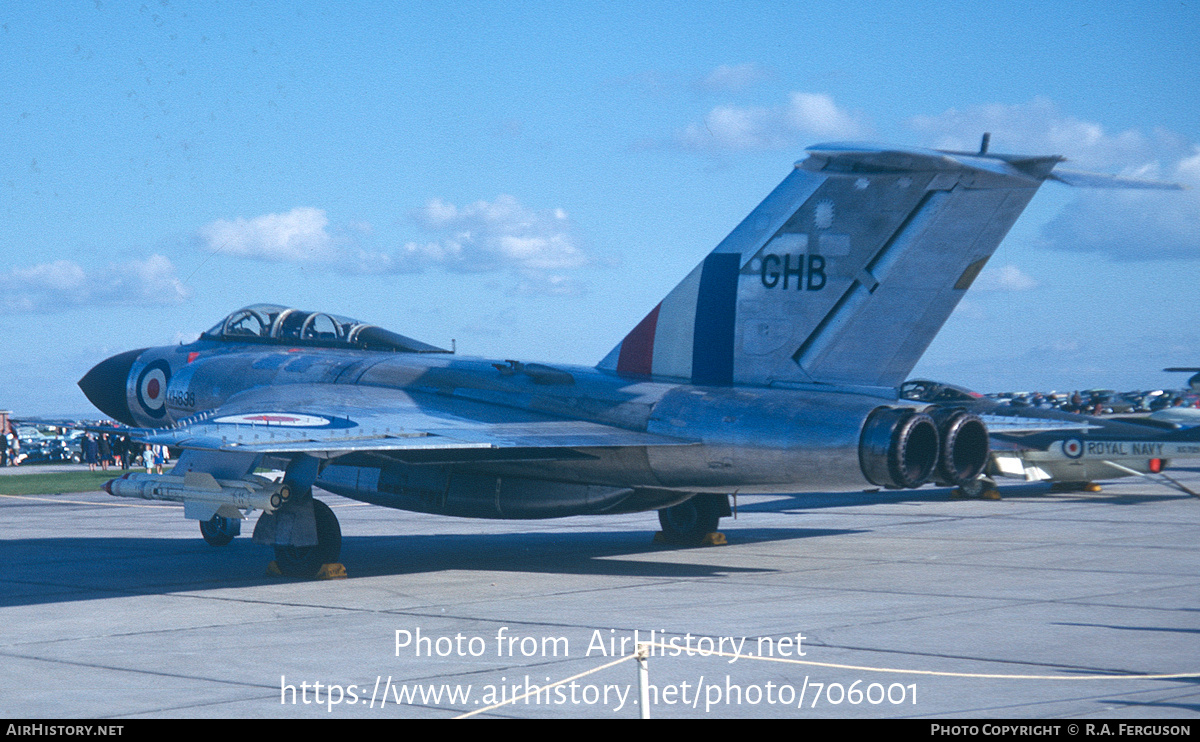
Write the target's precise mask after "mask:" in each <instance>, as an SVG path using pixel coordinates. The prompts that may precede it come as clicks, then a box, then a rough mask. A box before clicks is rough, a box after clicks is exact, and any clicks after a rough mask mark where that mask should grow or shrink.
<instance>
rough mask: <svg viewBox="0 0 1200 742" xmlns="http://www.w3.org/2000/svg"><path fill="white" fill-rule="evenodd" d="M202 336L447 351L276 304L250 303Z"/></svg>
mask: <svg viewBox="0 0 1200 742" xmlns="http://www.w3.org/2000/svg"><path fill="white" fill-rule="evenodd" d="M201 337H202V338H203V339H205V340H220V341H226V342H237V343H262V344H265V345H289V346H292V345H308V346H315V347H320V348H355V349H358V350H382V351H391V352H394V353H450V352H451V351H448V350H446V349H444V348H439V347H437V346H434V345H429V344H428V343H422V342H421V341H420V340H414V339H412V338H410V337H405V336H404V335H400V334H398V333H395V332H392V331H390V330H385V329H383V328H382V327H379V326H377V325H369V324H367V323H365V322H360V321H359V320H356V319H351V318H349V317H341V316H338V315H336V314H326V313H324V312H309V311H304V310H301V309H294V308H291V307H284V306H280V305H278V304H252V305H250V306H248V307H243V308H241V309H239V310H237V311H236V312H234V313H233V314H230V315H229V316H228V317H226V318H225V319H223V320H221V321H220V322H218V323H217V324H216V325H214V326H213V327H212V328H211V329H209V330H208V331H207V332H205V333H204V334H203V335H201Z"/></svg>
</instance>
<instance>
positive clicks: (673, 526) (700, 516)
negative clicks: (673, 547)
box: [658, 495, 722, 545]
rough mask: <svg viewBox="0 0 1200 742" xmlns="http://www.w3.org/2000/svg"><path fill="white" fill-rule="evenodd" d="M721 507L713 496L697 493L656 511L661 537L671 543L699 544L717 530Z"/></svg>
mask: <svg viewBox="0 0 1200 742" xmlns="http://www.w3.org/2000/svg"><path fill="white" fill-rule="evenodd" d="M721 515H722V513H721V509H720V507H719V504H718V501H717V500H716V499H715V498H711V497H704V496H702V495H697V496H695V497H692V498H691V499H690V500H686V501H684V502H681V503H679V504H678V505H672V506H671V507H669V508H663V509H662V510H659V511H658V522H659V524H660V525H661V526H662V532H663V537H664V538H665V539H666V540H667V541H668V542H670V543H673V544H687V545H694V544H699V543H700V542H701V541H702V540H703V539H704V537H705V536H706V535H708V534H710V533H712V532H713V531H716V530H717V526H718V525H719V524H720V522H721Z"/></svg>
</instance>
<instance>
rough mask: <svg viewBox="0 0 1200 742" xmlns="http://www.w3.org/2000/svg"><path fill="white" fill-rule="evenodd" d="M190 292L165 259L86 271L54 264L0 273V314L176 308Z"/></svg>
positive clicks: (67, 263) (159, 257)
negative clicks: (83, 308) (124, 306)
mask: <svg viewBox="0 0 1200 742" xmlns="http://www.w3.org/2000/svg"><path fill="white" fill-rule="evenodd" d="M188 296H189V292H188V290H187V289H186V288H185V287H184V285H183V283H182V282H181V281H180V280H179V278H178V277H177V276H176V275H175V266H174V265H172V263H171V261H170V260H169V259H167V258H166V257H165V256H163V255H151V256H150V257H149V258H146V259H145V260H131V261H129V262H126V263H110V264H109V265H105V266H101V267H100V268H97V269H95V270H91V271H88V270H84V268H83V267H81V266H80V265H79V264H78V263H74V262H72V261H70V260H56V261H54V262H53V263H42V264H41V265H35V266H33V267H30V268H14V269H12V270H10V271H8V272H6V273H0V311H4V312H10V313H11V312H47V311H58V310H66V309H71V308H74V307H80V306H95V305H112V304H127V305H137V306H162V305H168V304H180V303H182V302H183V301H184V300H185V299H187V297H188Z"/></svg>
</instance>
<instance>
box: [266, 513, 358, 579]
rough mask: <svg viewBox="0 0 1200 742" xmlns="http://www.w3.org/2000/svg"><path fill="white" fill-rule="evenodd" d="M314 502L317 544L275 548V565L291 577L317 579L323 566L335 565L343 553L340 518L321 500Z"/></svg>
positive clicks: (278, 546) (281, 545) (278, 545)
mask: <svg viewBox="0 0 1200 742" xmlns="http://www.w3.org/2000/svg"><path fill="white" fill-rule="evenodd" d="M310 502H311V503H312V510H313V518H314V520H315V521H316V527H317V543H316V544H315V545H312V546H290V545H285V544H275V564H276V566H278V567H279V571H280V572H282V573H283V574H284V575H286V576H288V577H315V576H317V572H318V571H319V570H320V569H321V567H322V566H323V565H326V564H335V563H336V562H337V560H338V556H339V555H340V554H341V553H342V527H341V526H340V525H339V524H338V519H337V516H336V515H334V514H333V511H332V510H330V509H329V506H328V505H326V504H325V503H323V502H321V501H320V500H317V499H310ZM297 507H299V508H302V507H303V505H298V506H297Z"/></svg>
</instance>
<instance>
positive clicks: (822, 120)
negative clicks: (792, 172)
mask: <svg viewBox="0 0 1200 742" xmlns="http://www.w3.org/2000/svg"><path fill="white" fill-rule="evenodd" d="M870 131H871V128H870V126H869V125H867V124H866V123H865V122H863V121H862V120H861V118H860V117H858V116H856V115H854V114H852V113H850V112H848V111H846V110H844V109H842V108H840V107H839V106H838V105H837V104H836V103H835V102H834V101H833V98H831V97H830V96H828V95H825V94H823V93H799V92H796V93H792V94H791V95H790V96H788V102H787V103H786V104H784V105H780V106H773V107H764V106H728V105H726V106H717V107H715V108H713V109H712V110H711V111H709V112H708V114H707V115H706V116H705V117H704V123H703V124H689V125H688V126H687V128H685V129H684V130H683V131H682V132H680V133H679V135H678V141H679V143H680V144H682V145H683V146H684V147H686V148H688V149H703V150H762V149H786V148H788V147H793V146H796V145H797V144H798V143H799V142H800V140H801V139H803V138H806V137H833V138H841V139H853V138H858V137H862V136H866V135H868V134H869V133H870Z"/></svg>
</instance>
